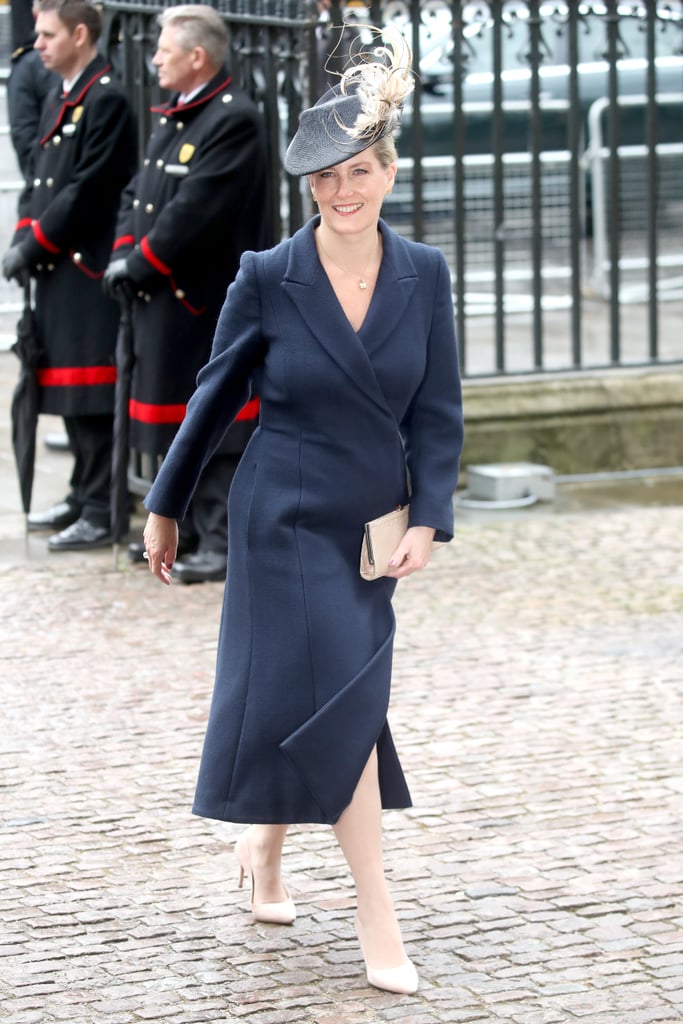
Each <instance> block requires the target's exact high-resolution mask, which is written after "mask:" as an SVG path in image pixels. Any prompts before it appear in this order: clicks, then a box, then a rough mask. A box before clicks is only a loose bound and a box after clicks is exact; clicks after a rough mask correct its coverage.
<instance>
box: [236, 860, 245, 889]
mask: <svg viewBox="0 0 683 1024" xmlns="http://www.w3.org/2000/svg"><path fill="white" fill-rule="evenodd" d="M243 885H244V868H243V867H242V865H241V864H240V877H239V881H238V883H237V888H238V889H241V888H242V886H243Z"/></svg>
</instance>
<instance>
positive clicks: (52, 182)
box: [45, 178, 55, 188]
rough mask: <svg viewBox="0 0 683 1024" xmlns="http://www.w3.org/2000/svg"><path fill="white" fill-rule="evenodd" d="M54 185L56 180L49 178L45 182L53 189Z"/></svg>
mask: <svg viewBox="0 0 683 1024" xmlns="http://www.w3.org/2000/svg"><path fill="white" fill-rule="evenodd" d="M54 183H55V179H54V178H48V179H47V181H46V182H45V184H46V185H47V187H48V188H52V186H53V185H54Z"/></svg>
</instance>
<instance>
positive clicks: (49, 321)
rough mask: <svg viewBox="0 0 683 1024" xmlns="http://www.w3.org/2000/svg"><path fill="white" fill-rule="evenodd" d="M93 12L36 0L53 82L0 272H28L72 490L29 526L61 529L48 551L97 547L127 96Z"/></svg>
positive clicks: (45, 389) (105, 495) (104, 535)
mask: <svg viewBox="0 0 683 1024" xmlns="http://www.w3.org/2000/svg"><path fill="white" fill-rule="evenodd" d="M101 27H102V19H101V15H100V12H99V10H98V9H97V8H96V7H95V5H94V4H93V3H90V2H88V0H42V3H40V5H39V7H38V15H37V19H36V33H37V36H36V43H35V46H36V49H37V51H38V52H39V53H40V55H41V57H42V60H43V63H44V64H45V66H46V67H47V68H49V69H51V70H53V71H56V72H58V74H59V76H60V78H61V79H62V81H61V82H60V83H59V85H58V86H57V87H56V88H55V89H53V91H52V92H51V93H50V94H49V95H48V98H47V100H46V102H45V107H44V110H43V115H42V118H41V122H40V131H39V141H38V143H37V144H36V151H35V155H34V161H33V168H34V173H35V178H34V180H33V181H32V182H30V183H29V184H27V186H26V188H25V190H24V192H23V193H22V195H21V197H20V200H19V217H20V219H19V223H18V225H17V228H16V233H15V236H14V240H13V243H12V246H11V248H10V249H9V250H8V251H7V252H6V253H5V256H4V258H3V273H4V274H5V277H7V278H8V279H10V278H16V279H19V278H20V277H21V276H22V275H24V274H25V273H26V272H27V271H30V273H31V274H32V275H34V276H35V277H36V292H35V304H36V319H37V327H38V334H39V341H40V344H41V346H42V348H43V357H42V360H41V362H40V364H39V367H38V370H37V379H38V383H39V386H40V411H41V412H43V413H50V414H54V415H60V416H62V417H63V418H64V423H65V426H66V430H67V433H68V436H69V440H70V444H71V449H72V451H73V453H74V470H73V474H72V477H71V491H70V493H69V494H68V495H67V497H66V498H65V499H64V500H63V501H61V502H59V503H58V504H57V505H55V506H54V507H53V508H51V509H49V510H48V511H47V512H45V513H42V514H36V515H30V516H29V517H28V527H29V529H33V530H40V529H47V530H53V529H56V530H60V531H61V532H59V533H56V534H55V535H54V536H52V537H50V539H49V541H48V548H49V550H51V551H70V550H81V549H89V548H97V547H103V546H106V545H107V544H109V543H110V542H111V538H110V526H109V523H110V501H111V451H112V429H113V408H114V386H115V382H116V368H115V365H114V349H115V344H116V333H117V326H118V317H119V309H118V306H117V305H116V303H115V302H113V301H112V300H111V299H109V298H108V297H107V296H105V295H104V294H103V291H102V284H101V279H102V276H103V274H104V269H105V267H106V266H107V262H108V257H109V253H110V251H111V246H112V240H113V237H114V228H115V224H116V211H117V207H118V203H119V197H120V194H121V190H122V188H123V186H124V185H125V184H126V183H127V182H128V181H129V180H130V177H131V174H132V173H133V171H134V167H135V134H134V128H133V120H132V114H131V110H130V107H129V104H128V100H127V99H126V96H125V94H124V92H123V89H122V88H121V86H120V85H119V84H117V83H116V82H115V80H114V79H113V78H112V76H111V71H110V68H109V66H108V64H107V62H106V60H104V59H103V58H102V57H101V56H99V55H98V53H97V49H96V44H97V39H98V37H99V35H100V32H101Z"/></svg>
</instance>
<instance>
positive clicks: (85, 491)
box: [64, 415, 114, 526]
mask: <svg viewBox="0 0 683 1024" xmlns="http://www.w3.org/2000/svg"><path fill="white" fill-rule="evenodd" d="M64 427H65V429H66V432H67V435H68V437H69V442H70V444H71V450H72V452H73V456H74V468H73V473H72V474H71V493H70V495H69V497H68V500H69V501H70V502H71V503H72V504H73V505H74V506H75V507H76V508H77V509H78V511H79V513H80V515H81V516H82V517H83V519H87V520H88V521H89V522H91V523H95V524H96V525H97V526H109V522H110V517H111V453H112V436H113V429H114V417H113V416H111V415H107V416H65V417H64Z"/></svg>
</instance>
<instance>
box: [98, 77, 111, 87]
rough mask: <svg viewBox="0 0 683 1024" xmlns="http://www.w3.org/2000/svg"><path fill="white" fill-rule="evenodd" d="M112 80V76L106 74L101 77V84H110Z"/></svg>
mask: <svg viewBox="0 0 683 1024" xmlns="http://www.w3.org/2000/svg"><path fill="white" fill-rule="evenodd" d="M110 82H111V78H110V77H109V75H104V77H103V78H100V85H109V83H110Z"/></svg>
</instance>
